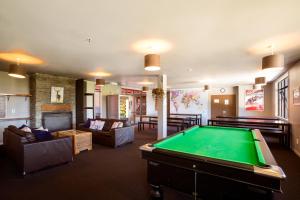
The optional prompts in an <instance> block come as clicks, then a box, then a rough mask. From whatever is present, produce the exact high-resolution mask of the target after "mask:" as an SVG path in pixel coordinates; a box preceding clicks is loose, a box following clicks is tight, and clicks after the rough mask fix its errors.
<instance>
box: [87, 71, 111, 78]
mask: <svg viewBox="0 0 300 200" xmlns="http://www.w3.org/2000/svg"><path fill="white" fill-rule="evenodd" d="M89 75H90V76H98V77H108V76H111V73H108V72H91V73H89Z"/></svg>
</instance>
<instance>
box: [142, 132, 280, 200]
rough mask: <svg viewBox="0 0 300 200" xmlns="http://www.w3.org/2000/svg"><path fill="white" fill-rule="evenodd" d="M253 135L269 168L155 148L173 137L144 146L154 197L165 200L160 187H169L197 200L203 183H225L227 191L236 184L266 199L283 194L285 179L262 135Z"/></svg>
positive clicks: (201, 191) (143, 152)
mask: <svg viewBox="0 0 300 200" xmlns="http://www.w3.org/2000/svg"><path fill="white" fill-rule="evenodd" d="M194 127H195V126H194ZM192 128H193V127H192ZM187 130H188V129H187ZM182 132H183V131H181V132H179V133H177V134H181V133H182ZM252 132H255V134H256V137H257V139H259V140H260V141H261V142H260V148H261V151H262V153H263V155H264V158H265V161H266V164H267V166H266V167H259V166H252V165H248V164H243V163H237V162H231V161H225V160H220V159H214V158H208V157H202V156H194V155H191V154H186V153H180V152H175V151H168V150H163V149H159V148H156V147H154V146H153V145H154V144H155V143H158V142H160V141H162V140H166V139H168V138H169V137H172V136H174V135H172V136H169V137H167V138H164V139H162V140H159V141H156V142H154V143H148V144H145V145H143V146H141V147H140V150H141V152H142V158H144V159H146V160H147V165H148V167H147V172H148V182H149V184H150V185H151V186H152V190H153V191H152V192H151V195H152V196H153V197H157V198H158V199H162V197H163V195H162V190H161V186H168V187H171V188H175V189H177V190H179V191H182V192H185V193H188V194H191V195H193V196H194V197H195V199H196V198H197V196H199V195H201V193H203V191H205V190H201V185H202V186H203V182H202V183H201V179H202V180H203V181H204V182H205V184H207V183H208V182H212V183H211V184H212V185H214V184H219V183H221V182H223V185H222V187H223V186H224V187H225V188H226V187H228V186H230V185H231V186H230V187H236V185H237V184H238V185H243V187H244V186H247V187H248V186H250V187H252V188H255V189H258V190H260V191H263V192H264V193H266V194H267V195H270V194H272V192H273V191H275V192H282V190H281V181H282V180H283V179H285V178H286V176H285V174H284V172H283V171H282V169H281V168H280V167H279V166H278V165H277V163H276V161H275V159H274V157H273V155H272V153H271V151H270V149H269V147H268V145H267V144H266V142H265V140H264V138H263V136H262V135H261V133H260V131H259V130H257V129H255V130H252ZM214 182H215V183H214ZM204 187H205V186H204ZM219 187H220V186H219ZM270 196H272V195H270Z"/></svg>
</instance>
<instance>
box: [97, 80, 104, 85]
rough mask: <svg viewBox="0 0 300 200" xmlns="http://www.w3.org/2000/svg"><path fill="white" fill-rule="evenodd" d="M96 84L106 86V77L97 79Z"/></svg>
mask: <svg viewBox="0 0 300 200" xmlns="http://www.w3.org/2000/svg"><path fill="white" fill-rule="evenodd" d="M96 85H99V86H104V85H105V80H104V79H96Z"/></svg>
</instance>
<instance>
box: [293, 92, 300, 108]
mask: <svg viewBox="0 0 300 200" xmlns="http://www.w3.org/2000/svg"><path fill="white" fill-rule="evenodd" d="M293 104H294V105H298V106H299V105H300V90H299V88H297V89H294V90H293Z"/></svg>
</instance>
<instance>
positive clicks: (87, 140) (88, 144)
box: [56, 130, 93, 155]
mask: <svg viewBox="0 0 300 200" xmlns="http://www.w3.org/2000/svg"><path fill="white" fill-rule="evenodd" d="M56 136H57V137H66V136H69V137H72V140H73V153H74V155H75V154H79V153H80V151H83V150H92V144H93V143H92V133H91V132H85V131H79V130H67V131H58V132H56Z"/></svg>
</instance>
